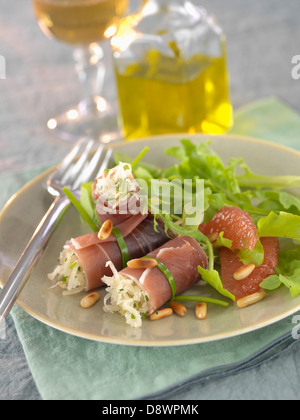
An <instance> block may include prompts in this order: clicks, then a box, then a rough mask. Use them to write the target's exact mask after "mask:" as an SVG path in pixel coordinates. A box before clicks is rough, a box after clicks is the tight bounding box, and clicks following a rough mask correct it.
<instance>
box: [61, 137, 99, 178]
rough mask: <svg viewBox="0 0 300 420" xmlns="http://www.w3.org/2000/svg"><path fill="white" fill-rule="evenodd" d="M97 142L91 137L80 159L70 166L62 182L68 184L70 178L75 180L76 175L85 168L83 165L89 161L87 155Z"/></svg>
mask: <svg viewBox="0 0 300 420" xmlns="http://www.w3.org/2000/svg"><path fill="white" fill-rule="evenodd" d="M94 144H95V140H92V139H90V140H89V141H88V143H87V144H86V146H85V149H84V151H83V153H82V154H81V156H80V158H79V159H78V161H77V162H76V163H75V165H73V166H70V168H69V169H68V170H67V171H66V173H65V174H64V175H63V177H62V179H61V182H62V183H63V184H68V183H69V182H70V180H72V181H73V179H74V176H76V175H77V174H78V173H80V171H81V170H82V168H83V165H84V164H85V163H86V161H87V157H88V155H89V153H90V151H91V149H92V147H93V146H94Z"/></svg>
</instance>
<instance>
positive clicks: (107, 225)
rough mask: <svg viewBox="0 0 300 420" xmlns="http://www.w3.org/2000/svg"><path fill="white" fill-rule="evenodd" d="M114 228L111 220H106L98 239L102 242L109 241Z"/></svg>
mask: <svg viewBox="0 0 300 420" xmlns="http://www.w3.org/2000/svg"><path fill="white" fill-rule="evenodd" d="M113 227H114V226H113V222H112V221H111V220H106V221H105V222H104V223H103V225H102V226H101V229H100V230H99V233H98V238H99V239H102V240H105V239H107V238H108V237H109V235H110V234H111V231H112V229H113Z"/></svg>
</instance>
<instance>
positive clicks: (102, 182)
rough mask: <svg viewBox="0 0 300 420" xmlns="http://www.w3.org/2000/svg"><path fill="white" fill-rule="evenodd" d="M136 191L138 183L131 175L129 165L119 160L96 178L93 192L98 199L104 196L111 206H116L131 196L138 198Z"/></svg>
mask: <svg viewBox="0 0 300 420" xmlns="http://www.w3.org/2000/svg"><path fill="white" fill-rule="evenodd" d="M138 191H139V184H138V182H137V181H136V179H135V178H134V176H133V173H132V168H131V165H130V164H129V163H122V162H120V163H119V164H118V165H117V166H115V167H114V168H112V169H107V170H106V171H105V172H104V174H103V176H101V177H100V178H98V179H97V180H96V185H95V190H94V194H95V196H96V198H97V197H98V200H99V199H100V197H101V198H103V197H104V198H105V201H106V202H109V203H110V205H111V207H112V208H116V207H118V206H119V205H120V203H121V202H124V201H125V202H127V201H128V200H129V198H130V197H132V196H134V197H135V198H136V199H137V200H138V198H139V196H138Z"/></svg>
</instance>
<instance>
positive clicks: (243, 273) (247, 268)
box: [233, 264, 255, 281]
mask: <svg viewBox="0 0 300 420" xmlns="http://www.w3.org/2000/svg"><path fill="white" fill-rule="evenodd" d="M254 269H255V265H254V264H248V265H243V266H242V267H240V268H239V269H238V270H236V272H235V273H234V275H233V277H234V279H235V280H238V281H239V280H245V279H246V278H247V277H248V276H250V274H252V272H253V271H254Z"/></svg>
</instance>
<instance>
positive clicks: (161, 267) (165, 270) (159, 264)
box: [143, 256, 177, 300]
mask: <svg viewBox="0 0 300 420" xmlns="http://www.w3.org/2000/svg"><path fill="white" fill-rule="evenodd" d="M143 258H149V259H151V260H155V261H156V262H157V268H158V269H159V270H160V271H161V272H162V273H163V274H164V276H165V277H166V279H167V280H168V282H169V284H170V287H171V290H172V298H171V300H174V298H175V296H176V289H177V288H176V283H175V280H174V277H173V276H172V273H171V272H170V270H169V269H168V268H167V267H166V266H165V265H164V264H163V263H162V262H161V261H159V260H157V259H156V258H151V257H147V256H146V257H143Z"/></svg>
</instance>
